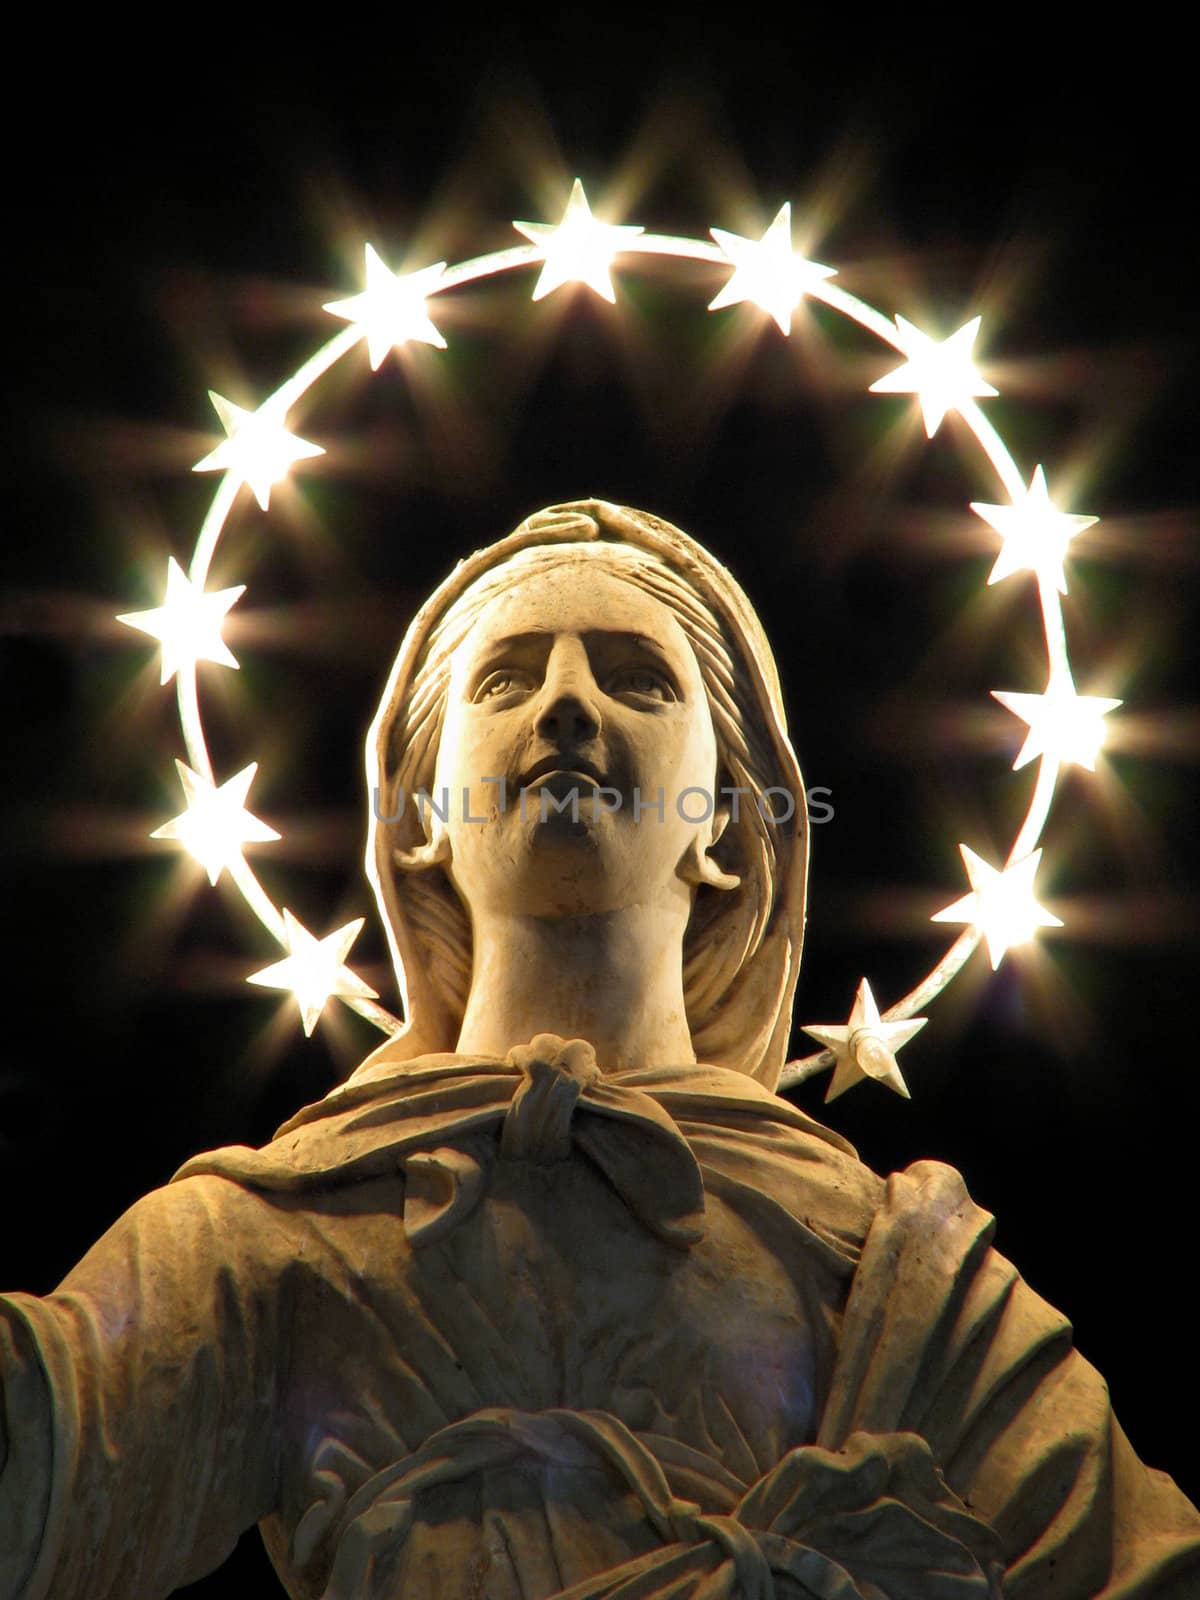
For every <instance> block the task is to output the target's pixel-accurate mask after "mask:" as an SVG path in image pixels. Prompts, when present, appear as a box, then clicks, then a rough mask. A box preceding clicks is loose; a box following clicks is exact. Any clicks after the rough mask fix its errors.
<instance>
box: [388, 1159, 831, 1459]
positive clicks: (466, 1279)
mask: <svg viewBox="0 0 1200 1600" xmlns="http://www.w3.org/2000/svg"><path fill="white" fill-rule="evenodd" d="M794 1242H795V1249H794V1251H793V1250H789V1249H788V1248H787V1246H788V1238H787V1233H786V1228H785V1229H784V1231H783V1233H782V1235H781V1233H780V1225H779V1223H778V1221H777V1220H776V1222H775V1223H774V1226H773V1227H772V1228H771V1229H769V1230H764V1229H762V1228H760V1227H758V1226H756V1225H755V1222H754V1220H753V1218H752V1217H747V1216H746V1215H745V1214H743V1212H742V1211H741V1209H740V1208H738V1207H736V1206H733V1205H730V1204H728V1203H727V1202H726V1201H724V1200H722V1199H719V1198H717V1197H716V1196H714V1195H712V1194H709V1195H708V1196H707V1197H706V1210H705V1228H704V1235H703V1237H702V1238H701V1239H700V1240H698V1241H697V1242H696V1243H695V1244H693V1245H691V1246H689V1247H687V1248H680V1247H679V1246H676V1245H671V1244H667V1243H664V1242H663V1241H662V1240H660V1239H659V1238H657V1237H656V1236H655V1235H654V1233H653V1232H651V1230H650V1229H649V1228H648V1227H646V1226H645V1225H644V1224H643V1223H641V1222H639V1221H638V1220H637V1219H636V1218H635V1217H634V1216H633V1215H632V1214H631V1212H630V1211H629V1210H628V1209H627V1208H626V1206H625V1204H624V1203H623V1202H622V1200H621V1199H620V1197H619V1196H618V1195H617V1194H616V1193H615V1192H614V1190H613V1189H612V1188H611V1187H610V1186H609V1184H608V1183H607V1182H606V1181H605V1180H604V1178H603V1177H602V1176H601V1175H600V1174H599V1173H598V1172H597V1171H596V1170H595V1169H594V1168H593V1167H592V1166H591V1165H590V1163H588V1162H587V1161H586V1159H583V1158H580V1157H578V1156H576V1157H572V1158H571V1159H570V1160H568V1161H563V1162H557V1163H554V1164H552V1165H550V1166H538V1165H536V1164H534V1163H525V1162H512V1163H509V1162H501V1163H499V1164H498V1165H497V1167H496V1169H495V1172H494V1174H493V1179H492V1182H491V1184H490V1186H489V1191H488V1194H487V1197H486V1199H485V1200H484V1201H483V1203H482V1205H481V1206H480V1207H479V1209H478V1210H477V1211H476V1213H475V1214H474V1215H473V1216H472V1217H471V1218H470V1219H469V1220H468V1221H467V1222H465V1223H464V1224H463V1225H462V1226H461V1227H460V1228H458V1229H456V1230H455V1232H454V1234H453V1235H452V1236H451V1238H450V1239H449V1240H447V1241H446V1243H445V1244H444V1245H441V1246H438V1247H436V1248H435V1249H433V1250H429V1251H418V1252H417V1259H416V1260H415V1262H414V1271H415V1280H414V1282H415V1286H416V1288H417V1292H418V1294H419V1295H420V1299H421V1302H422V1304H423V1306H424V1308H425V1310H426V1313H427V1315H428V1316H429V1317H430V1319H431V1321H432V1322H433V1323H434V1324H435V1325H436V1326H437V1327H439V1328H440V1329H441V1330H442V1331H443V1332H444V1333H445V1334H446V1335H447V1336H448V1337H450V1338H451V1339H452V1341H453V1343H454V1347H455V1351H456V1355H457V1359H458V1360H459V1361H461V1362H462V1363H463V1367H464V1369H465V1371H466V1372H467V1373H468V1374H469V1375H470V1376H471V1377H472V1379H473V1382H474V1386H475V1388H476V1391H477V1392H478V1393H479V1394H480V1397H481V1399H482V1400H483V1401H484V1403H485V1404H491V1405H515V1406H520V1407H524V1408H528V1409H533V1410H539V1409H548V1408H553V1407H568V1408H570V1409H576V1410H589V1409H597V1410H604V1411H609V1412H611V1413H613V1414H615V1415H617V1416H618V1417H620V1419H621V1420H622V1421H623V1422H625V1423H626V1424H627V1425H628V1426H629V1427H631V1428H633V1429H634V1430H635V1431H642V1432H649V1433H663V1434H668V1435H671V1436H672V1437H675V1438H679V1439H682V1440H683V1441H684V1442H686V1443H689V1444H691V1445H693V1446H694V1447H696V1448H699V1449H703V1450H704V1451H705V1452H706V1453H713V1452H716V1453H718V1454H719V1455H721V1456H722V1457H724V1458H725V1459H726V1460H727V1463H728V1464H729V1465H730V1466H731V1467H732V1468H733V1470H734V1471H736V1472H738V1473H739V1475H744V1474H750V1473H752V1472H753V1470H754V1469H755V1468H756V1467H757V1468H758V1470H762V1468H763V1467H764V1466H765V1465H769V1464H770V1462H771V1461H773V1460H775V1459H777V1457H778V1455H779V1454H780V1453H782V1451H783V1450H785V1449H787V1448H789V1447H790V1446H791V1445H793V1444H797V1443H802V1442H805V1441H806V1440H808V1439H810V1438H811V1437H812V1433H813V1430H814V1427H815V1418H816V1406H817V1402H818V1398H819V1396H818V1392H817V1391H818V1388H819V1385H820V1378H821V1374H822V1372H823V1370H825V1367H826V1358H827V1356H828V1354H829V1346H830V1343H831V1327H832V1324H833V1323H834V1321H835V1320H836V1309H837V1308H836V1307H835V1306H834V1305H833V1304H832V1301H833V1298H834V1296H835V1291H834V1289H833V1287H832V1286H831V1285H829V1284H827V1283H824V1282H822V1281H820V1279H819V1275H818V1274H817V1272H816V1270H815V1269H813V1268H811V1267H810V1268H806V1260H807V1254H806V1252H805V1250H804V1248H803V1243H802V1238H801V1230H800V1229H799V1228H798V1227H797V1229H796V1237H795V1241H794ZM731 1457H732V1458H733V1459H730V1458H731Z"/></svg>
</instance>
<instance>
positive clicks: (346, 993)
mask: <svg viewBox="0 0 1200 1600" xmlns="http://www.w3.org/2000/svg"><path fill="white" fill-rule="evenodd" d="M365 921H366V918H365V917H356V918H355V919H354V921H353V922H347V923H346V924H345V926H344V927H341V928H337V929H336V930H335V931H334V932H333V933H330V934H327V935H326V936H325V938H324V939H317V938H314V936H313V935H312V934H311V933H309V931H308V929H307V928H305V927H304V925H303V924H302V923H301V922H300V921H299V920H298V919H297V918H296V917H294V916H293V915H292V913H291V912H290V911H289V910H288V908H287V907H286V906H284V908H283V927H284V943H285V945H286V947H287V951H288V954H287V956H286V957H285V958H284V959H283V960H282V961H276V962H275V963H274V964H273V965H272V966H269V967H264V968H263V969H262V971H261V972H252V973H251V974H250V975H249V977H248V978H247V979H246V982H247V983H257V984H261V985H263V987H265V988H268V989H289V990H291V992H292V994H293V995H294V996H295V1000H296V1004H297V1005H298V1006H299V1008H300V1022H301V1025H302V1027H303V1028H304V1033H305V1037H311V1035H312V1031H313V1029H314V1028H315V1027H316V1025H317V1022H318V1019H319V1018H320V1015H321V1013H322V1011H324V1009H325V1006H326V1005H327V1004H328V1002H329V1001H330V1000H331V999H333V998H335V997H338V998H341V999H353V1000H377V999H378V998H379V995H378V992H377V991H376V990H374V989H372V988H371V986H370V985H369V984H368V983H364V981H363V980H362V979H361V978H360V977H359V976H358V974H357V973H355V972H351V971H350V969H349V967H347V966H345V965H344V964H343V963H344V962H345V960H346V957H347V956H348V955H349V953H350V946H351V945H352V944H353V943H354V941H355V939H357V938H358V936H359V934H360V933H361V932H362V929H363V924H364V923H365Z"/></svg>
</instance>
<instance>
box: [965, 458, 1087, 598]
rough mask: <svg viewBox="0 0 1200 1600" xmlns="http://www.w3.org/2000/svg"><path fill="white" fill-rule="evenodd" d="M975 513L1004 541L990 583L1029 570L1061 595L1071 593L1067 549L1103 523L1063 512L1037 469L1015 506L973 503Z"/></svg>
mask: <svg viewBox="0 0 1200 1600" xmlns="http://www.w3.org/2000/svg"><path fill="white" fill-rule="evenodd" d="M971 510H972V511H973V512H974V513H975V515H976V516H977V517H982V518H983V520H984V521H985V522H986V523H989V524H990V525H991V527H993V528H994V529H995V530H996V532H997V533H998V534H999V535H1000V538H1001V540H1002V541H1003V543H1002V544H1001V546H1000V554H999V555H998V556H997V557H996V563H995V565H994V566H993V568H992V570H991V572H989V573H988V582H989V583H999V582H1000V580H1001V578H1007V577H1009V576H1011V574H1012V573H1014V572H1024V571H1025V570H1027V569H1028V570H1029V571H1030V572H1036V573H1037V576H1038V581H1039V582H1040V583H1044V584H1046V585H1047V586H1051V585H1052V586H1053V587H1054V588H1056V589H1057V590H1058V592H1059V593H1060V594H1066V592H1067V580H1066V575H1065V574H1064V572H1063V558H1064V557H1065V555H1066V552H1067V545H1068V544H1069V543H1070V541H1071V540H1072V539H1073V538H1074V537H1075V535H1076V534H1077V533H1082V531H1083V530H1084V528H1090V527H1091V526H1092V524H1093V523H1095V522H1097V521H1099V518H1097V517H1081V516H1076V515H1075V514H1074V513H1073V512H1070V511H1059V509H1058V508H1057V506H1055V504H1054V502H1053V501H1052V500H1051V498H1050V491H1049V489H1047V487H1046V474H1045V473H1044V472H1043V471H1042V469H1041V467H1035V468H1034V469H1033V477H1032V478H1031V479H1030V480H1029V487H1028V489H1026V490H1025V492H1024V494H1023V495H1022V496H1021V498H1020V500H1018V501H1017V502H1016V503H1015V505H1011V506H989V505H984V504H982V503H981V502H980V501H978V500H972V502H971Z"/></svg>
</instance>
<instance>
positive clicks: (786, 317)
mask: <svg viewBox="0 0 1200 1600" xmlns="http://www.w3.org/2000/svg"><path fill="white" fill-rule="evenodd" d="M709 232H710V233H711V234H712V236H713V238H714V239H715V240H716V241H717V243H718V244H719V245H720V246H721V249H722V250H723V251H724V252H725V255H726V256H727V258H728V259H729V260H730V261H731V262H732V263H733V274H732V276H731V277H730V279H729V281H728V282H727V283H726V284H725V287H724V288H723V289H722V290H721V291H720V293H719V294H718V295H717V297H716V299H715V300H713V301H712V302H711V303H710V305H709V308H708V309H709V310H710V311H719V310H721V308H722V307H723V306H733V305H738V304H739V303H740V302H741V301H743V300H750V301H752V302H753V303H754V305H756V306H759V307H761V309H762V310H763V311H765V312H767V313H768V314H769V315H770V316H772V317H774V318H775V321H776V322H777V323H778V324H779V331H780V332H781V333H785V334H790V333H791V331H792V312H793V311H795V309H796V307H797V306H798V305H799V304H800V298H801V296H802V295H803V294H804V291H805V290H806V289H808V288H810V287H811V286H812V285H813V284H814V283H819V282H820V281H821V279H822V278H832V277H834V276H835V274H834V269H833V268H832V267H823V266H821V265H820V264H819V263H818V262H816V261H806V260H805V259H804V257H803V256H800V255H797V254H796V252H795V251H794V250H793V249H792V208H791V205H790V204H789V203H786V202H785V204H783V205H781V206H780V208H779V214H778V215H777V216H776V218H775V220H774V222H773V223H772V224H771V226H770V227H769V228H768V229H767V231H766V233H764V234H763V236H762V238H761V239H743V238H742V236H741V235H740V234H737V233H726V232H725V230H724V228H710V229H709Z"/></svg>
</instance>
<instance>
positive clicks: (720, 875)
mask: <svg viewBox="0 0 1200 1600" xmlns="http://www.w3.org/2000/svg"><path fill="white" fill-rule="evenodd" d="M728 826H729V807H728V806H718V807H717V809H716V810H715V811H714V812H713V816H712V820H711V825H710V827H709V829H708V837H707V838H706V837H705V829H704V827H703V825H702V824H699V823H698V824H697V826H696V831H695V833H693V835H692V837H691V840H690V842H689V844H688V847H687V849H686V850H685V851H684V852H683V860H682V861H681V862H680V863H679V876H680V877H681V878H683V879H684V880H685V881H686V882H687V883H697V884H699V883H706V884H708V886H709V888H710V889H736V888H737V887H738V885H739V884H740V883H741V881H742V880H741V879H740V878H739V877H738V876H737V874H736V873H734V872H726V871H725V870H724V868H723V867H721V866H719V865H718V864H717V862H716V861H714V859H713V858H712V856H711V855H709V851H710V850H711V849H712V847H713V845H715V844H716V842H717V840H718V839H719V838H720V837H721V835H722V834H723V833H724V832H725V829H726V828H727V827H728Z"/></svg>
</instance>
